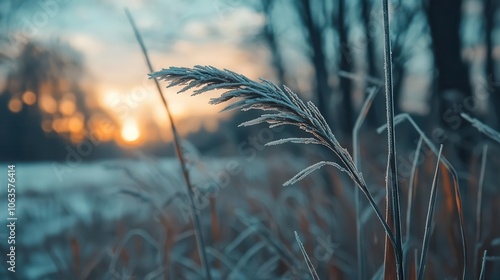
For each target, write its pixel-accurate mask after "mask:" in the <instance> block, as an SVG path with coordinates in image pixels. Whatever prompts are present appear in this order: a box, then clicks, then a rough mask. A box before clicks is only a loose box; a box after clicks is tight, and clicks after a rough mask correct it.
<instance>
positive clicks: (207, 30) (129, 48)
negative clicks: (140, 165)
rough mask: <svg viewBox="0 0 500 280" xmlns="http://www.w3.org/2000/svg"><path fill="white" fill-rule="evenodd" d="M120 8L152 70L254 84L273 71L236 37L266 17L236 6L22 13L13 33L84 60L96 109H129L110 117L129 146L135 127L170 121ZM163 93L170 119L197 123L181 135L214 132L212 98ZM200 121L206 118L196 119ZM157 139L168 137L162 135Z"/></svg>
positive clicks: (42, 6) (169, 1)
mask: <svg viewBox="0 0 500 280" xmlns="http://www.w3.org/2000/svg"><path fill="white" fill-rule="evenodd" d="M27 5H28V4H27ZM125 8H128V9H130V11H131V13H132V16H133V17H134V19H135V22H136V25H137V27H138V28H139V30H140V32H141V34H142V36H143V40H144V42H145V45H146V47H147V49H148V52H149V55H150V58H151V61H152V64H153V67H154V68H155V69H156V70H160V69H161V68H167V67H170V66H186V67H192V66H194V65H197V64H199V65H213V66H216V67H219V68H228V69H231V70H233V71H236V72H239V73H242V74H244V75H247V76H249V77H250V78H254V79H256V78H258V77H261V76H269V74H268V72H272V71H271V70H269V66H268V61H269V59H268V55H269V54H268V53H267V50H266V49H265V48H263V47H262V46H259V45H252V46H251V47H249V48H245V47H243V46H242V41H243V39H244V38H247V37H249V36H255V35H256V34H257V32H258V31H259V29H260V28H262V26H263V25H264V23H265V22H264V21H265V19H264V17H263V15H262V14H259V13H258V12H256V11H255V10H253V9H252V8H251V7H248V5H242V4H241V2H240V1H228V0H213V1H202V0H186V1H175V0H166V1H157V0H146V1H139V0H125V1H118V0H89V1H78V0H59V1H56V0H49V1H46V2H38V1H37V2H36V3H34V4H30V6H27V7H22V8H21V9H20V12H19V14H18V15H17V20H16V21H15V22H16V24H17V30H20V31H21V33H22V34H23V35H25V36H26V35H27V37H28V38H30V39H34V40H37V41H40V42H50V41H55V40H61V41H64V42H66V43H68V44H69V45H70V46H71V47H72V48H74V49H75V50H77V51H78V52H80V53H81V54H82V56H83V61H84V64H85V67H86V70H87V72H88V76H89V77H87V78H88V79H86V80H87V81H88V83H90V84H91V87H92V88H93V89H94V90H93V91H94V92H93V94H94V95H95V97H94V98H95V99H96V100H97V101H98V103H99V105H101V106H102V107H104V108H105V109H106V110H107V111H108V112H111V114H113V112H114V111H116V110H114V109H115V107H117V106H118V104H120V103H121V102H126V103H127V104H128V105H129V106H130V108H131V109H132V110H131V111H133V113H131V114H129V115H127V116H117V119H118V122H120V123H121V124H122V128H123V129H124V130H128V131H129V132H130V133H129V135H128V138H129V139H131V140H133V139H134V135H136V136H137V133H140V131H137V130H140V128H141V125H140V124H141V123H150V122H154V123H156V124H158V125H159V126H160V127H162V128H167V127H168V125H169V122H168V120H167V117H166V113H165V109H164V108H163V107H162V105H161V102H160V98H159V96H158V93H157V91H156V89H155V88H154V84H153V82H152V81H151V80H148V77H147V73H148V72H149V71H148V68H147V66H146V63H145V60H144V57H143V54H142V53H141V51H140V47H139V45H138V43H137V41H136V39H135V36H134V33H133V31H132V29H131V27H130V24H129V22H128V20H127V17H126V15H125V12H124V9H125ZM164 94H165V96H166V97H167V100H168V102H169V103H170V108H171V111H172V113H173V115H174V118H175V119H176V120H179V121H182V119H184V118H188V117H189V118H193V117H194V118H197V119H198V121H194V122H193V121H190V122H188V123H189V124H190V125H188V126H183V127H182V128H180V130H181V132H184V133H187V132H190V131H196V130H198V129H199V128H200V127H204V128H206V129H208V130H214V129H216V127H217V118H215V116H217V115H216V113H217V112H218V111H219V110H220V109H221V107H218V108H217V107H214V106H211V105H208V104H207V103H208V100H209V98H210V96H214V95H213V94H208V95H207V96H199V97H196V98H194V97H190V96H189V95H188V94H183V95H177V94H175V90H173V89H170V90H164ZM207 115H209V116H211V117H210V118H203V117H205V116H207ZM212 116H214V118H212ZM219 117H222V118H224V117H228V116H227V115H221V116H219ZM163 131H168V130H167V129H164V130H163ZM122 136H124V139H125V140H126V139H127V136H126V135H122ZM163 136H164V137H165V140H168V138H170V134H169V133H166V134H165V135H163Z"/></svg>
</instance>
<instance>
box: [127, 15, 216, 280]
mask: <svg viewBox="0 0 500 280" xmlns="http://www.w3.org/2000/svg"><path fill="white" fill-rule="evenodd" d="M125 13H126V14H127V18H128V20H129V22H130V25H131V26H132V29H133V30H134V34H135V37H136V39H137V42H138V43H139V45H140V47H141V50H142V53H143V54H144V58H145V60H146V63H147V65H148V69H149V71H150V72H154V70H153V66H152V65H151V61H150V59H149V56H148V52H147V49H146V46H145V45H144V42H143V41H142V37H141V34H140V33H139V30H138V29H137V26H136V25H135V22H134V19H133V18H132V15H131V14H130V12H129V11H128V9H125ZM155 85H156V88H157V90H158V94H159V95H160V98H161V100H162V102H163V105H164V107H165V110H166V112H167V115H168V119H169V120H170V127H171V130H172V134H173V136H174V145H175V151H176V153H177V157H178V159H179V162H180V165H181V169H182V174H183V177H184V180H185V182H186V187H187V193H188V197H189V201H190V204H191V208H192V210H193V211H192V212H193V220H194V228H195V231H196V234H195V237H196V243H197V246H198V253H199V255H200V259H201V262H202V265H203V268H204V270H205V277H206V279H208V280H210V279H212V276H211V274H210V266H209V264H208V260H207V254H206V252H205V250H206V249H205V241H204V239H203V234H202V231H201V223H200V218H199V217H198V212H197V211H196V207H195V205H194V199H193V196H194V194H193V193H194V189H193V186H192V184H191V180H190V178H189V172H188V169H187V165H186V161H185V159H184V155H183V154H182V149H181V146H180V137H179V134H178V133H177V129H176V127H175V124H174V119H173V118H172V114H171V113H170V109H169V107H168V103H167V100H166V99H165V96H163V92H162V90H161V87H160V84H159V83H158V81H157V80H155Z"/></svg>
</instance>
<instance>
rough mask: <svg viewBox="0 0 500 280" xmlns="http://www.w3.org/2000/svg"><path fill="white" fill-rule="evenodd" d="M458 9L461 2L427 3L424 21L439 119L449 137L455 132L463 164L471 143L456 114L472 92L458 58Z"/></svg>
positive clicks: (460, 59) (435, 1)
mask: <svg viewBox="0 0 500 280" xmlns="http://www.w3.org/2000/svg"><path fill="white" fill-rule="evenodd" d="M461 9H462V0H456V1H450V0H432V1H429V6H428V10H427V18H428V21H429V27H430V31H431V37H432V50H433V53H434V63H435V68H436V70H437V72H438V76H437V80H436V83H437V84H436V88H437V98H438V104H439V119H440V120H441V124H443V125H444V126H445V127H446V128H447V130H448V132H449V133H457V132H458V134H459V136H460V138H461V140H460V143H461V144H460V145H459V144H458V143H455V144H456V146H457V152H458V156H459V157H460V158H461V160H462V161H463V162H464V163H465V162H467V161H468V159H469V158H470V152H471V151H469V149H468V148H467V147H466V146H465V145H466V143H468V142H471V139H470V137H468V136H466V134H465V129H466V127H465V126H464V125H463V122H462V120H461V118H460V112H463V111H467V110H466V108H467V107H468V106H466V103H467V101H468V100H470V98H471V96H472V88H471V83H470V79H469V71H468V67H467V65H466V64H465V62H464V61H463V60H462V56H461V51H462V48H461V47H460V46H461V45H462V44H461V40H460V23H461V19H462V14H461ZM469 108H470V107H469ZM464 144H465V145H464Z"/></svg>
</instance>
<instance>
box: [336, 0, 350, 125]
mask: <svg viewBox="0 0 500 280" xmlns="http://www.w3.org/2000/svg"><path fill="white" fill-rule="evenodd" d="M345 14H346V7H345V0H339V6H338V19H337V20H338V33H339V42H340V47H341V48H342V50H343V51H341V52H340V70H342V71H347V72H352V71H351V70H352V66H351V65H352V61H350V46H349V42H348V38H347V33H348V28H349V27H348V24H347V22H346V19H345ZM332 22H335V20H333V21H332ZM340 90H341V92H342V108H340V110H341V112H342V115H341V127H342V131H343V132H344V133H345V134H346V135H350V134H351V131H352V128H353V117H352V115H353V113H352V99H351V92H352V85H351V80H350V79H347V78H341V80H340Z"/></svg>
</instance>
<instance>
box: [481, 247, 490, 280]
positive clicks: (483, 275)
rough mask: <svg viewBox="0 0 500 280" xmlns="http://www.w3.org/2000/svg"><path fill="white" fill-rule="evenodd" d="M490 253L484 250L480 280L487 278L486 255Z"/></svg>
mask: <svg viewBox="0 0 500 280" xmlns="http://www.w3.org/2000/svg"><path fill="white" fill-rule="evenodd" d="M487 253H488V251H487V250H484V253H483V262H482V263H481V273H480V274H479V280H484V277H485V271H486V254H487Z"/></svg>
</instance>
